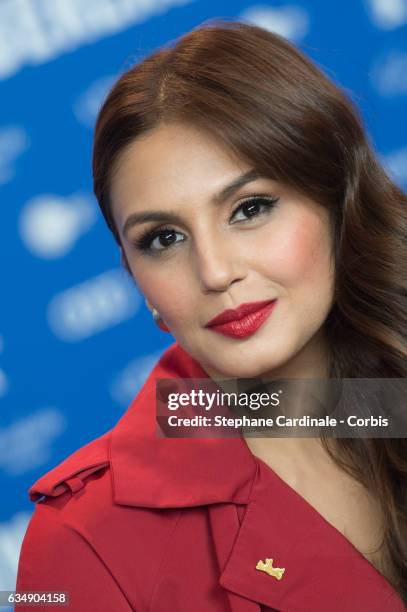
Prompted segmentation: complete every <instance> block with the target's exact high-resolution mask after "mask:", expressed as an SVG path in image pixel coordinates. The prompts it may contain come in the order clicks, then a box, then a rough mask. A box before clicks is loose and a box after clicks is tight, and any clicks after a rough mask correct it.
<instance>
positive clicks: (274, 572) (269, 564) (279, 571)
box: [256, 558, 285, 580]
mask: <svg viewBox="0 0 407 612" xmlns="http://www.w3.org/2000/svg"><path fill="white" fill-rule="evenodd" d="M256 569H258V570H260V571H261V572H266V574H268V575H269V576H274V578H277V580H281V578H282V577H283V574H284V572H285V567H273V559H267V558H266V562H265V563H264V561H262V560H260V561H258V562H257V565H256Z"/></svg>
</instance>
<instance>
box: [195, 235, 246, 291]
mask: <svg viewBox="0 0 407 612" xmlns="http://www.w3.org/2000/svg"><path fill="white" fill-rule="evenodd" d="M194 257H195V260H196V270H197V275H198V279H199V283H200V285H201V288H202V292H203V293H209V292H212V291H217V292H218V291H226V290H227V289H228V288H229V286H230V285H231V284H232V283H234V282H235V281H237V280H242V279H243V278H244V277H245V274H246V272H245V266H244V261H243V255H242V254H241V252H239V251H238V250H237V249H236V248H235V245H233V244H231V243H230V242H228V241H227V240H226V239H225V238H224V237H223V236H219V235H215V236H214V235H212V236H211V237H209V239H208V237H207V238H206V239H205V241H204V242H200V244H199V246H196V248H195V250H194Z"/></svg>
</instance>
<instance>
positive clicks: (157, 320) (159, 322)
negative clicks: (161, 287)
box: [146, 300, 170, 332]
mask: <svg viewBox="0 0 407 612" xmlns="http://www.w3.org/2000/svg"><path fill="white" fill-rule="evenodd" d="M146 305H147V308H148V309H149V310H151V312H152V314H153V319H154V322H155V323H156V324H157V325H158V327H159V328H160V329H162V330H163V331H166V332H169V331H170V330H169V328H168V327H167V325H166V323H164V320H163V319H162V318H161V316H160V313H159V312H158V310H157V309H156V308H153V307H152V306H151V305H150V304H149V302H148V301H147V300H146Z"/></svg>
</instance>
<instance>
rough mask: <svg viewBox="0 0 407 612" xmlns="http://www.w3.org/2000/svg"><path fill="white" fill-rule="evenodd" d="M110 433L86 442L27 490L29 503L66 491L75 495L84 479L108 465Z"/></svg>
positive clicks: (82, 484)
mask: <svg viewBox="0 0 407 612" xmlns="http://www.w3.org/2000/svg"><path fill="white" fill-rule="evenodd" d="M109 435H110V431H108V432H106V433H105V434H103V435H102V436H100V437H99V438H96V439H95V440H92V441H91V442H88V444H85V445H84V446H82V447H81V448H79V449H78V450H77V451H75V452H74V453H72V454H71V455H69V457H67V458H66V459H64V461H62V462H61V463H60V464H58V465H57V466H56V467H54V468H53V469H52V470H50V471H49V472H47V473H46V474H44V475H43V476H41V477H40V478H39V479H38V480H37V481H36V482H35V483H34V484H33V485H32V486H31V487H30V488H29V490H28V495H29V497H30V500H31V501H34V502H36V501H40V499H41V500H42V498H44V497H47V496H49V497H57V496H58V495H61V494H62V493H65V492H66V491H72V493H75V492H76V491H78V490H79V489H81V488H82V487H83V486H84V484H85V482H84V481H85V479H86V478H87V477H88V476H89V475H90V474H94V473H95V472H97V471H99V470H101V469H103V468H105V467H106V466H107V465H109V457H108V438H109Z"/></svg>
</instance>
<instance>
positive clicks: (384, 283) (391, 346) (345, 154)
mask: <svg viewBox="0 0 407 612" xmlns="http://www.w3.org/2000/svg"><path fill="white" fill-rule="evenodd" d="M177 121H178V122H184V123H186V122H187V123H190V124H193V125H195V126H196V127H199V128H202V129H204V130H206V131H207V132H208V133H210V134H212V135H214V136H215V137H216V138H217V140H218V141H220V142H222V143H224V145H225V146H226V147H227V148H228V149H229V151H230V152H231V153H232V154H235V155H236V156H237V157H238V158H239V159H241V160H243V161H246V162H248V163H250V164H251V165H252V167H255V169H256V170H258V171H260V172H261V173H264V174H265V175H266V176H269V177H270V178H271V179H274V180H277V181H281V182H283V183H286V184H287V185H289V186H291V187H293V188H295V189H296V190H297V191H298V192H300V193H303V194H304V195H306V196H307V197H310V198H312V199H314V200H315V201H317V202H319V203H320V204H321V205H322V206H324V207H326V208H327V209H328V211H329V214H330V219H331V227H332V236H333V243H334V256H335V300H334V305H333V308H332V310H331V312H330V313H329V316H328V318H327V320H326V322H325V328H326V333H327V337H328V341H329V345H330V349H331V363H330V377H331V378H354V377H356V378H376V377H377V378H393V377H396V378H405V377H407V359H406V357H407V341H406V340H407V339H406V336H407V300H406V297H407V273H406V271H407V253H406V245H407V197H406V195H405V194H404V193H403V192H402V190H401V189H400V188H399V187H398V186H397V185H396V184H395V183H394V182H393V181H392V180H391V178H390V177H389V176H388V174H387V173H386V172H385V170H384V169H383V167H382V165H381V164H380V162H379V161H378V158H377V156H376V155H375V153H374V151H373V147H372V145H371V144H370V143H369V141H368V136H367V135H366V133H365V130H364V127H363V124H362V120H361V119H360V116H359V113H358V111H357V109H356V108H355V107H354V105H353V103H352V102H351V100H350V99H349V98H348V97H347V95H346V94H345V93H344V91H343V90H341V89H340V88H339V87H338V86H337V85H335V84H334V83H333V82H332V81H331V80H330V79H329V78H328V77H327V76H326V75H325V74H324V73H323V71H321V70H320V69H319V68H318V67H317V66H316V65H315V64H314V63H313V62H312V61H311V60H310V59H308V58H307V57H306V56H305V55H304V54H303V53H302V52H301V51H300V50H299V49H297V48H296V47H295V46H294V45H292V44H291V43H290V42H288V41H287V40H286V39H284V38H283V37H281V36H279V35H277V34H275V33H272V32H269V31H267V30H264V29H262V28H260V27H257V26H254V25H249V24H245V23H242V22H236V21H234V22H233V21H223V20H219V19H217V20H212V21H211V22H209V23H206V24H203V25H201V26H198V27H197V28H195V29H193V30H192V31H190V32H188V33H187V34H185V35H183V36H182V37H180V38H179V39H177V40H176V41H175V43H174V42H172V43H170V44H169V45H167V46H164V47H162V48H160V49H158V50H157V51H155V52H154V53H152V54H151V55H149V56H148V57H146V58H145V59H144V60H143V61H141V62H140V63H139V64H137V65H135V66H134V67H132V68H131V69H129V70H128V71H127V72H125V73H124V74H123V75H122V76H121V77H120V78H119V79H118V81H117V82H116V84H115V85H114V86H113V88H112V89H111V91H110V93H109V95H108V96H107V98H106V100H105V102H104V104H103V106H102V108H101V110H100V113H99V116H98V119H97V123H96V128H95V138H94V152H93V177H94V192H95V195H96V198H97V200H98V202H99V205H100V208H101V210H102V213H103V215H104V217H105V219H106V222H107V224H108V226H109V228H110V229H111V231H112V232H113V234H114V236H115V239H116V241H117V243H118V244H119V246H121V242H120V237H119V233H118V230H117V228H116V227H115V223H114V220H113V217H112V212H111V206H110V183H111V178H112V176H113V174H114V172H115V169H116V168H117V165H118V164H119V163H120V156H121V154H122V153H123V152H124V150H125V148H126V146H127V145H129V144H130V143H132V142H133V141H134V140H135V139H136V138H137V137H138V136H140V135H141V134H143V133H145V132H147V131H149V130H152V129H154V128H155V127H157V126H158V125H160V124H163V123H168V122H177ZM135 171H137V170H135ZM323 441H324V439H323ZM335 444H336V452H335V454H333V453H332V451H331V450H330V449H329V448H328V446H327V445H326V450H327V452H329V454H330V455H331V456H332V458H333V459H334V460H335V461H336V462H337V463H338V465H341V466H342V467H343V469H345V470H346V471H347V472H349V473H351V474H352V475H353V476H354V477H356V478H357V479H358V480H359V481H360V482H362V483H363V484H364V485H365V486H366V488H367V489H368V491H369V492H370V493H371V494H373V496H374V497H375V499H376V500H377V501H378V502H379V503H380V505H381V508H382V513H383V522H384V539H383V551H384V553H385V555H386V559H387V569H386V576H387V577H388V579H389V581H390V582H391V583H392V584H393V586H394V588H395V589H396V590H397V591H398V592H399V593H400V595H401V597H402V599H403V601H404V602H405V603H406V604H407V487H406V475H407V439H405V438H392V439H386V438H379V439H378V438H371V439H368V438H357V439H352V438H344V439H336V440H335ZM324 445H325V442H324Z"/></svg>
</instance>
